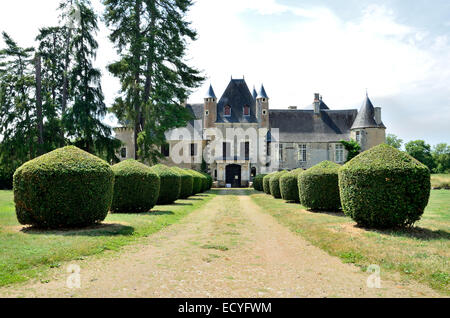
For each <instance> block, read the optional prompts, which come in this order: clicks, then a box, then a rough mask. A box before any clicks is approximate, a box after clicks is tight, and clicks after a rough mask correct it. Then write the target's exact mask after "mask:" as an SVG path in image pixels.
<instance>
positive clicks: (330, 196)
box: [298, 161, 341, 211]
mask: <svg viewBox="0 0 450 318" xmlns="http://www.w3.org/2000/svg"><path fill="white" fill-rule="evenodd" d="M339 168H340V165H338V164H336V163H334V162H330V161H323V162H321V163H319V164H317V165H315V166H314V167H312V168H309V169H308V170H306V171H304V172H303V173H301V174H299V176H298V188H299V198H300V203H301V204H302V205H303V206H304V207H306V208H308V209H311V210H328V211H338V210H339V209H340V207H341V201H340V197H339V183H338V170H339Z"/></svg>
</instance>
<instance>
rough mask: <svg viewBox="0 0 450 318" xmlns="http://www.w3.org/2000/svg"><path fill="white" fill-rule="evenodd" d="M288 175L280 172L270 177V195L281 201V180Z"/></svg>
mask: <svg viewBox="0 0 450 318" xmlns="http://www.w3.org/2000/svg"><path fill="white" fill-rule="evenodd" d="M285 173H287V171H279V172H276V173H274V174H273V175H272V176H271V177H270V182H269V187H270V194H272V196H273V197H274V198H276V199H281V191H280V178H281V176H282V175H284V174H285Z"/></svg>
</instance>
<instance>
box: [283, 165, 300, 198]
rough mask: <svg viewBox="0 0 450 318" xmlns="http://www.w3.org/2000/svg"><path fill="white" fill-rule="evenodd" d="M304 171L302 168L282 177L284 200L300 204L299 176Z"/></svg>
mask: <svg viewBox="0 0 450 318" xmlns="http://www.w3.org/2000/svg"><path fill="white" fill-rule="evenodd" d="M303 171H304V170H303V169H302V168H299V169H295V170H292V171H291V172H289V173H285V174H284V175H282V176H281V177H280V192H281V197H282V198H283V200H286V201H290V202H297V203H298V202H300V199H299V197H298V175H299V174H300V173H302V172H303Z"/></svg>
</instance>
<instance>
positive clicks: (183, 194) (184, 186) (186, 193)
mask: <svg viewBox="0 0 450 318" xmlns="http://www.w3.org/2000/svg"><path fill="white" fill-rule="evenodd" d="M172 169H173V170H175V171H176V172H178V173H179V174H180V177H181V190H180V199H187V198H189V197H190V196H191V195H192V190H193V187H194V177H193V176H192V175H191V174H190V173H189V172H187V171H186V170H184V169H181V168H178V167H172Z"/></svg>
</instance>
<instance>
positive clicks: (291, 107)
mask: <svg viewBox="0 0 450 318" xmlns="http://www.w3.org/2000/svg"><path fill="white" fill-rule="evenodd" d="M288 109H289V110H297V106H289V107H288Z"/></svg>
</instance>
